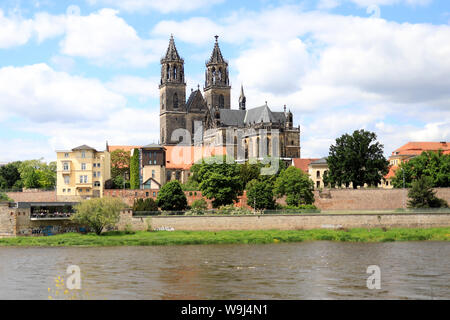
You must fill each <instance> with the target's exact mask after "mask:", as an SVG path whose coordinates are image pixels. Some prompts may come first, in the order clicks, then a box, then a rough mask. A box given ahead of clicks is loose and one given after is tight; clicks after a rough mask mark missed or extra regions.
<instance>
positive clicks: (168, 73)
mask: <svg viewBox="0 0 450 320" xmlns="http://www.w3.org/2000/svg"><path fill="white" fill-rule="evenodd" d="M166 76H167V80H169V79H170V67H169V65H167V72H166Z"/></svg>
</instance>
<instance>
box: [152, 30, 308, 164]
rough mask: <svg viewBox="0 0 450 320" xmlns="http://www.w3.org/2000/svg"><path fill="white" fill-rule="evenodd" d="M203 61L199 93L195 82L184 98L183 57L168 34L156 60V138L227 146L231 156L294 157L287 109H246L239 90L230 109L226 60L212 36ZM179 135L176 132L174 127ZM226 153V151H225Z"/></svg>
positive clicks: (296, 138)
mask: <svg viewBox="0 0 450 320" xmlns="http://www.w3.org/2000/svg"><path fill="white" fill-rule="evenodd" d="M215 38H216V41H215V43H214V48H213V51H212V54H211V57H210V58H209V60H207V62H206V70H205V83H204V87H203V93H202V91H201V90H200V86H198V88H197V90H193V89H191V93H190V96H189V98H188V99H187V100H186V83H185V74H184V60H183V59H182V58H181V57H180V55H179V54H178V51H177V48H176V46H175V41H174V39H173V36H171V38H170V41H169V47H168V48H167V52H166V54H165V56H164V57H163V58H162V59H161V82H160V85H159V90H160V130H161V131H160V141H161V144H162V145H163V146H172V145H177V144H180V143H181V144H184V145H202V146H206V147H227V150H232V152H233V155H234V156H235V155H240V156H237V157H236V156H235V159H236V160H241V161H245V160H248V159H251V158H253V159H260V158H262V156H263V155H276V156H279V157H281V158H282V159H284V160H290V159H292V158H300V126H298V127H294V124H293V116H292V113H291V112H290V111H288V112H287V111H286V106H284V110H283V111H280V112H275V111H272V110H271V109H270V108H269V106H268V105H267V102H266V103H265V104H264V105H263V106H259V107H255V108H247V106H246V97H245V94H244V89H243V87H242V86H241V93H240V97H239V101H236V102H237V105H238V108H237V109H231V98H230V93H231V86H230V79H229V72H228V62H227V60H225V59H224V58H223V56H222V52H221V50H220V47H219V42H218V36H216V37H215ZM177 129H184V130H182V131H183V132H185V134H183V135H181V134H179V132H180V130H178V131H176V130H177ZM227 153H228V151H227Z"/></svg>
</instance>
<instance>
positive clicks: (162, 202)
mask: <svg viewBox="0 0 450 320" xmlns="http://www.w3.org/2000/svg"><path fill="white" fill-rule="evenodd" d="M156 203H157V205H158V207H160V208H161V209H162V210H169V211H180V210H184V209H186V207H187V199H186V195H185V194H184V192H183V189H182V188H181V184H180V183H179V182H178V181H177V180H174V181H170V182H168V183H166V184H165V185H164V186H163V187H162V188H161V190H160V191H159V193H158V198H157V199H156Z"/></svg>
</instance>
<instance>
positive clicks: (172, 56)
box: [161, 35, 183, 61]
mask: <svg viewBox="0 0 450 320" xmlns="http://www.w3.org/2000/svg"><path fill="white" fill-rule="evenodd" d="M162 60H167V61H174V60H183V59H181V57H180V55H179V54H178V51H177V47H176V46H175V40H174V39H173V35H170V40H169V47H168V48H167V51H166V55H165V56H164V58H162V59H161V61H162Z"/></svg>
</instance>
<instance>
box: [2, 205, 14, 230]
mask: <svg viewBox="0 0 450 320" xmlns="http://www.w3.org/2000/svg"><path fill="white" fill-rule="evenodd" d="M15 226H16V215H15V209H14V208H10V207H9V203H7V202H0V238H3V237H13V236H15V234H16V228H15Z"/></svg>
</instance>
